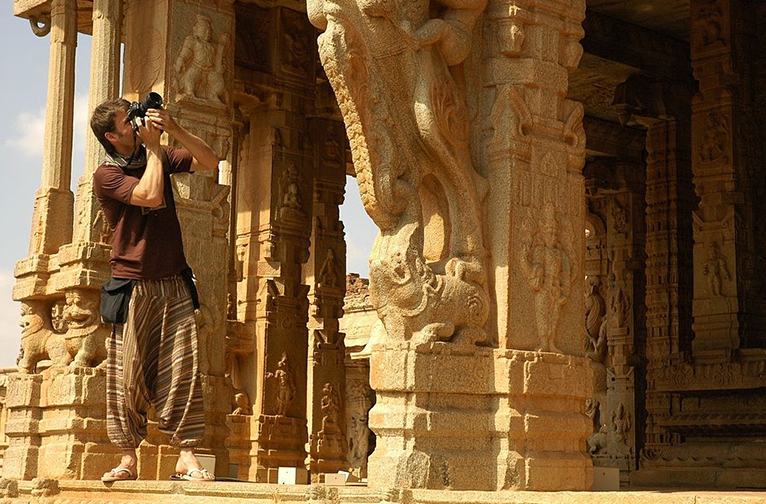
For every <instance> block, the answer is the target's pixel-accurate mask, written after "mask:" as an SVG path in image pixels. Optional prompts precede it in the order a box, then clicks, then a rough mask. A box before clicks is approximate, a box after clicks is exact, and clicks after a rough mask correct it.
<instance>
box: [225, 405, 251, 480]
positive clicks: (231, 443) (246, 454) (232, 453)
mask: <svg viewBox="0 0 766 504" xmlns="http://www.w3.org/2000/svg"><path fill="white" fill-rule="evenodd" d="M252 420H253V416H252V415H227V416H226V426H227V427H228V428H229V438H228V439H227V440H226V448H227V450H228V452H229V467H230V468H232V467H234V466H236V469H235V470H236V473H235V472H233V471H231V469H230V471H229V472H228V474H227V475H228V476H229V477H233V478H237V479H242V480H246V479H247V478H248V470H249V468H250V448H251V441H250V423H251V422H252Z"/></svg>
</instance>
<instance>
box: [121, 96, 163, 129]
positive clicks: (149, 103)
mask: <svg viewBox="0 0 766 504" xmlns="http://www.w3.org/2000/svg"><path fill="white" fill-rule="evenodd" d="M161 107H162V96H160V94H159V93H154V92H152V93H149V94H148V95H146V97H145V98H144V99H143V101H140V102H133V103H131V104H130V106H129V107H128V120H129V121H130V122H131V123H133V129H134V130H136V131H138V124H136V119H138V118H139V117H140V118H144V117H146V111H147V110H149V109H158V108H161Z"/></svg>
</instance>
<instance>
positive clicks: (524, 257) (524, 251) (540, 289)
mask: <svg viewBox="0 0 766 504" xmlns="http://www.w3.org/2000/svg"><path fill="white" fill-rule="evenodd" d="M520 267H521V269H522V272H523V273H524V275H525V276H526V278H527V281H528V282H529V286H530V288H531V289H532V291H533V292H534V293H535V320H536V321H537V334H538V336H539V338H540V343H539V345H538V347H537V350H539V351H541V352H556V353H560V350H559V349H558V348H557V347H556V345H555V343H554V341H553V340H554V337H555V336H556V329H557V327H558V323H559V317H560V315H561V307H562V306H563V305H564V304H566V303H567V301H568V300H569V291H570V288H571V283H572V264H571V261H570V257H569V254H568V253H567V252H566V250H565V248H564V246H563V245H562V244H561V243H560V240H559V224H558V220H557V217H556V211H555V209H554V207H553V204H552V203H550V202H548V203H546V204H545V206H544V207H543V212H542V219H541V221H540V224H539V226H538V230H537V232H536V233H535V234H534V235H533V236H528V237H527V240H526V241H525V242H524V243H523V244H522V245H521V261H520Z"/></svg>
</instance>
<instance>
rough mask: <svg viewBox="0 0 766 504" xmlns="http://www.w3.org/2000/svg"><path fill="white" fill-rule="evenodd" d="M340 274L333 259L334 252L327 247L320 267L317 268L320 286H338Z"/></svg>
mask: <svg viewBox="0 0 766 504" xmlns="http://www.w3.org/2000/svg"><path fill="white" fill-rule="evenodd" d="M340 275H341V273H340V271H339V268H338V263H337V262H336V261H335V252H334V251H333V249H331V248H328V249H327V255H326V256H325V260H324V264H322V269H320V270H319V285H320V287H338V285H339V281H340Z"/></svg>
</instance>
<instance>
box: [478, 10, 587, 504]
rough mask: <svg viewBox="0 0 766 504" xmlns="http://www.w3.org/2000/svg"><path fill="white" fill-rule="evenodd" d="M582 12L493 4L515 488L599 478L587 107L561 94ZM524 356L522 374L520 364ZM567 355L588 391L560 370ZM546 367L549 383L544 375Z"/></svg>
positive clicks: (490, 174) (490, 171)
mask: <svg viewBox="0 0 766 504" xmlns="http://www.w3.org/2000/svg"><path fill="white" fill-rule="evenodd" d="M584 15H585V2H581V1H557V2H537V1H522V2H504V1H498V2H490V3H489V5H488V7H487V18H488V19H489V21H490V22H489V24H488V25H487V26H488V29H487V30H485V32H484V33H485V39H486V40H485V44H484V48H485V54H484V58H485V61H486V68H485V73H486V75H487V78H486V81H485V82H484V91H483V96H482V99H483V104H482V109H483V110H486V111H487V113H485V114H484V115H483V118H482V119H483V122H482V124H481V129H482V130H483V132H484V135H485V136H484V138H485V141H484V143H483V149H481V150H479V151H478V153H479V154H478V155H479V156H481V157H482V158H483V160H484V162H485V166H486V168H485V170H486V176H487V178H488V179H489V180H490V192H489V196H488V203H487V206H488V213H487V214H488V222H487V228H488V229H491V230H493V232H491V233H489V234H488V241H489V242H490V243H491V245H490V250H491V259H490V261H491V270H492V271H494V272H495V276H494V282H493V285H494V295H495V297H496V305H493V307H494V306H496V312H494V313H493V314H492V315H493V316H492V317H491V318H490V323H491V324H492V325H494V326H496V329H497V343H498V344H499V345H500V346H501V347H504V348H508V349H509V351H508V353H507V355H506V356H505V358H507V359H508V360H509V362H508V364H507V366H508V368H509V369H510V371H509V373H510V376H511V381H510V383H509V384H508V385H507V389H506V390H507V393H508V396H507V398H506V397H502V398H501V400H500V408H499V409H498V413H497V417H496V418H497V419H498V421H499V422H498V423H499V425H501V426H502V427H501V428H500V429H499V430H500V431H501V436H502V435H505V436H507V439H506V440H504V442H503V443H502V444H501V446H500V455H499V456H498V459H499V460H498V462H499V463H500V461H501V460H502V464H503V466H502V467H501V471H502V472H503V473H504V474H501V475H500V476H499V478H498V479H499V484H500V486H503V487H505V488H513V489H535V490H563V489H587V488H590V485H591V482H592V464H591V460H590V458H589V457H588V456H587V454H586V452H585V440H586V438H587V437H588V436H589V435H590V434H591V422H590V420H589V419H588V418H587V417H586V416H585V400H586V398H589V397H590V395H591V390H590V387H591V379H590V372H591V371H590V363H589V361H588V360H586V359H584V358H583V357H584V342H585V340H584V334H583V331H582V316H583V312H584V306H583V302H584V299H583V296H582V292H583V291H584V288H583V287H584V286H583V279H584V262H585V257H584V255H583V251H584V249H585V247H584V242H583V240H584V230H585V206H584V197H583V195H584V194H585V184H584V179H583V176H582V173H581V170H582V167H583V164H584V162H585V134H584V131H583V125H582V121H583V108H582V105H581V104H579V103H575V102H573V101H571V100H562V99H561V97H562V96H566V93H567V88H568V72H569V71H571V70H574V69H575V68H576V67H577V65H578V63H579V60H580V56H581V55H582V47H581V46H580V43H579V41H580V39H581V38H582V36H583V31H582V27H581V22H582V20H583V18H584ZM543 75H545V76H546V77H542V76H543ZM535 351H536V352H539V353H537V354H536V355H537V357H533V355H535V353H534V352H535ZM548 352H550V353H552V354H565V356H562V355H550V354H549V353H548ZM523 362H525V363H527V364H525V365H524V366H523V369H524V371H523V372H522V371H521V369H517V366H519V365H520V363H523ZM498 365H499V366H500V365H501V364H500V363H498ZM564 365H565V366H571V371H570V372H568V373H571V375H570V377H571V380H573V381H576V382H577V383H578V384H580V385H582V388H581V389H574V388H571V387H570V386H569V385H570V384H571V383H570V382H568V380H557V379H553V377H556V376H559V375H558V373H559V369H560V366H564ZM501 366H503V367H502V368H503V369H504V368H505V364H502V365H501ZM546 369H547V370H548V373H549V377H551V381H547V380H546V378H544V376H545V373H546V371H545V370H546ZM538 381H540V382H546V386H547V387H548V389H547V390H548V391H549V396H550V397H549V399H548V400H547V401H543V400H542V398H541V397H540V396H539V395H538V394H539V393H540V391H539V390H538V389H537V387H538V383H537V382H538ZM565 382H566V383H565ZM518 387H521V388H518ZM522 391H523V392H522ZM554 412H555V413H554ZM507 418H510V421H509V423H508V424H506V423H505V422H506V421H508V420H507ZM531 418H544V419H545V421H544V422H541V423H538V422H536V421H533V420H531ZM551 432H555V435H551ZM552 437H555V438H556V439H557V442H555V443H554V442H550V441H549V440H550V439H551V438H552Z"/></svg>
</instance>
